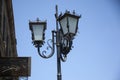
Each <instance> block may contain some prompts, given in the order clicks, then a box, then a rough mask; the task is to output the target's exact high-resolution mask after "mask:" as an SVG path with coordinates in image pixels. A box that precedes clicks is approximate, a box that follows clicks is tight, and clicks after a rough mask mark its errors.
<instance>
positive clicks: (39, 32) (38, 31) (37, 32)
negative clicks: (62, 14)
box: [33, 25, 44, 41]
mask: <svg viewBox="0 0 120 80" xmlns="http://www.w3.org/2000/svg"><path fill="white" fill-rule="evenodd" d="M43 30H44V25H33V34H34V40H35V41H39V40H43Z"/></svg>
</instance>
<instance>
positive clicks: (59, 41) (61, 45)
mask: <svg viewBox="0 0 120 80" xmlns="http://www.w3.org/2000/svg"><path fill="white" fill-rule="evenodd" d="M80 17H81V15H76V14H75V11H73V13H72V14H71V13H70V12H69V11H66V12H65V13H64V14H63V15H62V14H60V15H59V16H58V7H57V5H56V13H55V18H56V30H53V31H52V39H49V40H48V41H47V44H48V47H49V48H50V49H51V53H50V54H46V51H45V50H44V51H42V52H41V51H40V48H41V47H42V45H43V44H44V39H45V30H46V24H47V23H46V21H40V20H39V19H37V21H35V22H31V21H30V22H29V28H30V30H31V33H32V40H33V44H34V45H35V47H37V50H38V54H39V55H40V56H41V57H42V58H50V57H52V56H53V54H54V52H55V45H56V51H57V80H62V74H61V61H63V62H65V61H66V58H67V54H68V53H69V52H70V50H71V48H72V43H73V39H74V36H75V35H76V33H77V30H78V21H79V18H80ZM59 25H60V26H59ZM49 42H52V45H50V43H49ZM48 47H47V48H48Z"/></svg>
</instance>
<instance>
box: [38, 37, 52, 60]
mask: <svg viewBox="0 0 120 80" xmlns="http://www.w3.org/2000/svg"><path fill="white" fill-rule="evenodd" d="M50 42H51V43H52V46H51V45H50ZM47 45H48V47H47V50H48V49H49V48H50V49H51V53H50V54H48V55H47V51H46V50H44V51H42V53H41V51H40V47H38V54H39V55H40V56H41V57H42V58H50V57H52V56H53V54H54V40H52V39H49V40H48V41H47Z"/></svg>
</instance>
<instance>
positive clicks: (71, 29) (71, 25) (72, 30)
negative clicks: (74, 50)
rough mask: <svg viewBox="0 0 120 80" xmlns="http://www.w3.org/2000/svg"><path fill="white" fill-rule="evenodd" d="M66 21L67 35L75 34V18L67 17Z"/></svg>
mask: <svg viewBox="0 0 120 80" xmlns="http://www.w3.org/2000/svg"><path fill="white" fill-rule="evenodd" d="M68 20H69V33H72V34H75V33H76V28H77V20H78V19H77V18H75V17H68Z"/></svg>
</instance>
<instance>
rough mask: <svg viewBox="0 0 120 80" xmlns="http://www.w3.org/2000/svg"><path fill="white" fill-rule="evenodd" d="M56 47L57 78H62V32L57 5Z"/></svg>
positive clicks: (58, 79)
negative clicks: (59, 25)
mask: <svg viewBox="0 0 120 80" xmlns="http://www.w3.org/2000/svg"><path fill="white" fill-rule="evenodd" d="M55 17H56V47H57V80H62V73H61V59H60V54H61V51H60V32H59V27H58V21H57V19H58V7H57V5H56V14H55Z"/></svg>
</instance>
